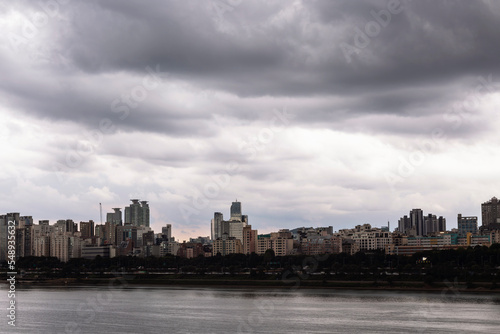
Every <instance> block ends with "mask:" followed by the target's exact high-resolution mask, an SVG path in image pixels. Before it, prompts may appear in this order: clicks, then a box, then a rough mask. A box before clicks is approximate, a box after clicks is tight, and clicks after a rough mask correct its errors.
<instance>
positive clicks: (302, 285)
mask: <svg viewBox="0 0 500 334" xmlns="http://www.w3.org/2000/svg"><path fill="white" fill-rule="evenodd" d="M17 286H18V288H21V289H22V288H26V287H35V286H36V287H71V286H83V287H84V286H102V287H105V286H115V287H120V286H122V287H123V286H127V287H147V286H155V287H200V288H209V287H213V288H229V289H237V288H245V289H284V290H296V289H339V290H374V291H412V292H419V291H421V292H439V293H481V294H483V293H489V294H491V293H493V294H500V289H498V288H495V286H494V285H492V283H490V282H468V283H466V282H448V281H444V282H435V283H432V284H425V283H423V282H417V281H396V282H393V281H390V282H388V281H333V280H294V281H292V280H290V281H284V280H248V279H231V278H219V279H199V278H169V279H164V278H162V279H158V278H144V277H137V276H125V277H112V278H109V277H106V278H97V277H96V278H78V279H77V278H56V279H36V280H25V279H22V280H18V281H17Z"/></svg>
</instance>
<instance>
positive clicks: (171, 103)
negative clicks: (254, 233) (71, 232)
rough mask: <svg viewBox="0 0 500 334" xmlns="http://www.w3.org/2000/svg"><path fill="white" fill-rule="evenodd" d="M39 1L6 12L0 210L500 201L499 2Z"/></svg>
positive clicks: (463, 207)
mask: <svg viewBox="0 0 500 334" xmlns="http://www.w3.org/2000/svg"><path fill="white" fill-rule="evenodd" d="M50 3H51V4H52V5H47V4H46V3H45V2H40V3H39V2H32V1H16V2H9V3H6V4H2V11H1V13H0V28H1V29H2V31H4V32H5V33H4V34H3V36H2V37H3V43H1V44H0V45H1V46H0V70H1V71H2V73H3V82H2V85H0V101H1V102H0V145H1V146H2V152H3V154H4V158H3V159H2V161H1V162H0V168H1V170H2V175H1V176H0V187H1V188H2V192H1V193H0V203H2V204H1V207H0V212H22V213H26V214H30V215H33V216H34V217H37V218H38V217H39V218H40V219H49V220H50V221H57V220H59V219H63V218H64V217H66V218H71V219H74V220H75V221H89V220H93V221H94V222H98V221H99V220H100V217H99V203H103V204H104V205H105V207H106V208H108V209H106V211H108V210H110V209H109V208H114V207H120V206H122V205H123V204H124V202H125V200H128V199H131V198H142V199H145V200H148V201H150V204H151V211H150V221H151V227H152V228H153V229H155V230H160V229H161V227H162V226H164V225H165V224H172V226H173V229H174V230H175V231H176V232H175V233H176V234H177V235H179V236H181V237H184V238H187V237H188V236H193V235H194V236H196V235H209V234H210V233H209V231H208V228H207V225H208V224H209V220H210V218H211V217H212V216H213V212H214V211H218V210H219V209H218V208H225V207H226V203H227V202H228V201H230V200H232V199H234V198H238V199H240V200H241V201H242V202H244V203H246V204H245V212H248V213H249V215H251V219H250V224H251V225H252V227H253V228H255V229H258V230H259V231H274V230H279V229H280V228H286V227H287V226H301V225H306V226H325V225H326V226H328V225H332V226H334V228H335V229H336V230H338V229H341V228H347V227H349V226H352V225H357V224H364V223H370V224H372V225H374V226H377V225H382V224H385V223H386V222H387V221H390V222H391V224H394V225H393V226H396V224H397V221H398V219H399V218H401V216H402V215H404V214H407V213H408V211H409V210H411V209H412V208H422V209H423V210H424V211H425V212H431V213H433V214H436V215H438V216H443V217H445V218H447V223H448V224H449V225H451V226H454V224H456V215H457V214H458V213H461V214H462V215H464V216H477V217H481V207H480V205H479V204H478V203H482V202H484V200H485V199H488V198H491V197H492V196H494V195H495V194H497V191H498V189H500V180H499V179H498V178H497V177H496V174H497V171H496V166H497V165H498V156H497V154H496V152H497V147H498V144H499V136H498V131H497V129H498V128H499V127H500V124H499V123H500V122H499V121H500V117H499V116H498V113H497V109H498V105H499V103H500V94H499V89H500V85H499V83H500V63H499V62H498V59H499V56H500V49H499V47H498V45H500V43H499V42H500V40H499V39H500V36H499V35H498V33H497V31H498V30H499V28H500V27H499V25H500V23H499V22H500V19H499V15H500V14H499V13H500V4H499V3H497V2H493V1H477V2H474V3H473V4H471V3H470V2H469V1H465V0H464V1H458V0H457V1H454V2H444V1H442V2H435V3H430V2H420V1H408V0H402V1H392V0H391V1H356V2H352V1H335V2H329V1H293V2H292V1H276V2H268V1H255V2H247V1H233V2H231V4H229V5H226V7H222V8H221V7H220V2H218V0H213V1H207V2H203V3H202V4H200V3H199V2H198V1H190V0H187V1H168V2H165V1H151V2H149V5H148V6H145V5H144V4H142V3H137V2H129V1H119V2H108V1H96V2H90V3H89V2H83V1H71V2H67V1H65V2H63V1H60V2H58V1H56V2H50ZM54 4H55V5H54ZM109 27H113V28H112V29H110V28H109ZM225 214H226V213H225ZM228 217H229V216H228ZM207 222H208V223H207ZM207 232H208V233H207Z"/></svg>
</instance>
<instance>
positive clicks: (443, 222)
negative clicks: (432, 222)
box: [438, 216, 446, 232]
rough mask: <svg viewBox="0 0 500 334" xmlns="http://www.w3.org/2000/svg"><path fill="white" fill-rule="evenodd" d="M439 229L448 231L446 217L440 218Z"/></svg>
mask: <svg viewBox="0 0 500 334" xmlns="http://www.w3.org/2000/svg"><path fill="white" fill-rule="evenodd" d="M438 230H439V232H446V218H444V217H443V216H439V218H438Z"/></svg>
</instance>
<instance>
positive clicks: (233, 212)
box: [6, 196, 500, 241]
mask: <svg viewBox="0 0 500 334" xmlns="http://www.w3.org/2000/svg"><path fill="white" fill-rule="evenodd" d="M130 201H132V204H130V206H128V207H127V206H125V207H124V212H122V211H121V208H112V209H113V210H114V212H106V213H105V216H104V217H106V218H105V219H104V220H103V221H102V223H101V222H100V221H93V220H92V219H89V220H88V221H80V224H84V225H85V226H86V228H88V227H87V224H89V225H90V224H91V223H92V226H94V228H95V227H97V225H101V226H104V225H105V224H106V225H107V224H108V223H111V224H115V225H134V226H136V227H140V226H143V227H148V228H149V227H150V222H149V220H148V221H147V222H144V221H143V220H140V219H138V218H136V219H135V221H130V218H128V219H126V218H125V214H124V213H125V212H127V210H131V209H129V208H132V207H133V206H137V207H139V208H141V205H142V207H144V205H145V206H147V212H148V214H147V217H148V218H149V204H148V202H149V201H143V200H140V199H130ZM139 203H141V204H139ZM101 204H102V203H99V205H100V209H101ZM497 205H498V206H499V207H500V202H499V201H498V199H497V198H496V197H495V196H493V197H492V198H491V199H489V200H487V201H484V202H483V203H481V211H482V214H481V215H477V216H473V215H467V214H462V213H461V212H459V213H457V214H456V220H455V219H453V220H448V225H447V219H446V217H443V216H439V217H437V216H436V215H435V214H432V213H428V212H427V211H426V210H425V209H424V210H423V209H421V208H413V209H410V211H409V215H406V214H401V215H400V217H399V218H398V220H397V221H396V222H395V223H394V224H393V225H392V228H391V222H390V221H387V222H386V223H385V224H384V223H375V222H363V223H361V224H357V223H356V224H354V223H353V224H346V226H345V227H341V228H338V229H336V231H337V230H342V229H350V228H353V226H356V225H364V224H370V225H372V226H374V227H384V228H385V227H386V226H387V228H388V231H396V230H398V231H399V232H402V233H405V234H408V233H409V232H410V230H411V227H414V228H415V230H414V231H413V233H414V234H415V235H417V236H421V235H427V232H439V231H451V230H452V229H457V230H460V226H459V221H462V218H463V219H466V220H469V221H470V219H472V218H474V221H475V224H476V231H477V228H478V227H480V226H485V225H489V224H492V223H494V222H497V224H500V210H498V211H497V209H496V208H497ZM488 207H492V208H494V210H495V211H494V214H492V213H490V211H488V210H485V208H488ZM6 212H9V213H16V214H21V213H19V212H15V211H6ZM228 212H229V220H224V218H223V216H224V213H223V212H220V211H214V213H213V217H214V218H213V219H211V220H210V227H209V233H208V234H199V235H188V236H186V235H184V234H182V233H180V234H179V235H181V236H180V237H178V238H177V239H178V240H179V241H181V240H184V241H186V240H189V239H191V238H192V239H195V238H197V237H205V236H206V235H208V236H209V237H211V238H212V240H215V239H217V238H220V237H222V235H223V233H229V231H230V227H229V226H230V225H231V224H229V225H227V227H225V228H223V227H222V224H223V223H226V224H228V223H242V224H243V225H242V226H241V228H243V227H245V226H247V225H248V226H249V227H251V225H250V224H249V220H248V215H242V203H241V202H239V201H238V200H237V199H236V200H235V202H231V206H230V207H229V208H228ZM424 213H425V215H424ZM257 215H258V213H257ZM21 216H22V217H23V218H28V217H29V218H31V219H32V220H33V221H34V222H35V221H39V222H43V223H44V224H49V222H50V221H51V220H49V219H37V218H36V219H33V218H32V217H33V216H32V215H25V214H24V213H23V214H21ZM64 220H65V219H61V218H58V219H56V220H55V221H57V222H59V221H64ZM66 220H67V221H71V222H73V221H75V222H76V221H78V220H73V219H71V218H67V219H66ZM127 220H129V221H128V222H127ZM428 220H431V221H430V222H428ZM484 221H487V223H486V224H485V223H484ZM155 225H158V224H155ZM299 225H300V224H299ZM299 225H296V226H294V228H299V227H311V228H318V227H321V225H304V224H303V225H301V226H299ZM75 226H76V223H75ZM216 226H219V227H216ZM325 226H326V225H325ZM328 226H330V227H333V226H332V225H328ZM431 226H433V227H431ZM174 227H175V226H174ZM94 228H92V229H90V230H89V231H88V232H87V234H92V235H93V233H94ZM290 228H292V226H284V227H281V228H279V229H290ZM151 229H152V230H153V231H162V233H163V234H165V233H164V231H166V229H167V230H168V233H167V234H168V235H169V236H172V224H169V223H167V224H164V225H162V226H161V227H160V228H158V229H156V230H155V229H154V227H151ZM255 230H259V229H257V228H256V229H255ZM224 231H226V232H224ZM261 231H262V230H261ZM276 231H278V229H276V230H273V231H271V230H264V231H263V232H262V233H261V234H266V233H270V232H276ZM82 232H83V229H82ZM158 233H159V232H158ZM169 238H170V237H169Z"/></svg>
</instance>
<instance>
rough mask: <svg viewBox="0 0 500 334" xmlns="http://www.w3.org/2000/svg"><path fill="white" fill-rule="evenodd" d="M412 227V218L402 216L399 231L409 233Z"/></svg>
mask: <svg viewBox="0 0 500 334" xmlns="http://www.w3.org/2000/svg"><path fill="white" fill-rule="evenodd" d="M410 229H411V220H410V218H409V217H408V216H404V217H401V218H400V219H399V221H398V231H399V232H401V233H403V234H409V232H410Z"/></svg>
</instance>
